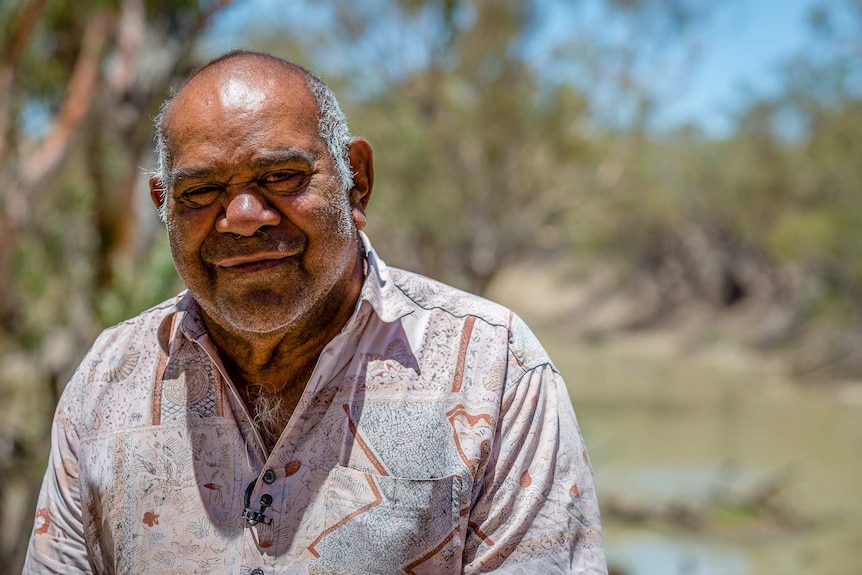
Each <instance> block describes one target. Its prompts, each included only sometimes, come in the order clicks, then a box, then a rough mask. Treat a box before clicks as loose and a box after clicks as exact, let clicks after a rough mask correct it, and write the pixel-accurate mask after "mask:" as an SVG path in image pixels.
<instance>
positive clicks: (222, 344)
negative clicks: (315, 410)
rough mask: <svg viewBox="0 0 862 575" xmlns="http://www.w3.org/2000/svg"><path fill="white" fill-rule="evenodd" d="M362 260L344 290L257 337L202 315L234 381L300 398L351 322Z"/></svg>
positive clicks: (329, 295) (270, 392) (240, 386)
mask: <svg viewBox="0 0 862 575" xmlns="http://www.w3.org/2000/svg"><path fill="white" fill-rule="evenodd" d="M362 265H363V264H362V262H361V261H360V262H359V263H358V266H357V267H356V269H355V273H353V274H352V276H351V277H350V279H349V281H348V282H345V285H344V287H343V289H337V290H333V291H332V292H331V293H330V294H328V295H327V297H326V298H324V299H322V300H321V301H320V302H318V303H317V304H316V305H315V306H313V307H312V308H311V309H310V310H309V311H308V312H307V313H305V314H304V315H303V316H301V317H299V318H297V319H296V320H295V321H293V322H291V323H290V324H289V325H287V326H285V327H284V328H282V329H280V330H278V331H276V332H269V333H255V332H248V331H243V330H238V329H235V328H232V327H231V326H225V325H224V324H223V323H221V322H219V321H218V320H216V319H215V318H212V317H210V316H208V315H207V314H206V313H205V312H203V311H202V314H203V320H204V324H205V325H206V327H207V330H208V332H209V336H210V339H211V340H212V342H213V343H214V344H215V346H216V348H217V349H218V351H219V355H220V357H221V359H222V362H223V363H224V365H225V368H226V369H227V371H228V374H229V375H230V377H231V380H232V381H233V383H234V384H235V385H236V386H237V388H239V389H240V390H243V389H244V388H246V387H248V386H254V387H255V388H258V389H259V390H260V392H262V393H267V394H278V393H284V394H291V393H293V394H301V392H302V390H303V389H304V388H305V385H306V383H307V382H308V379H309V378H310V377H311V373H312V371H313V370H314V366H315V365H316V364H317V359H318V357H319V356H320V353H321V352H322V351H323V349H324V348H325V347H326V345H327V344H328V343H329V342H330V341H332V339H333V338H334V337H335V336H337V335H338V334H339V333H340V332H341V330H342V329H343V328H344V325H345V324H346V323H347V321H348V320H349V319H350V316H351V315H352V314H353V311H354V309H355V307H356V302H357V301H358V299H359V294H360V291H361V289H362V283H363V277H364V274H363V272H362Z"/></svg>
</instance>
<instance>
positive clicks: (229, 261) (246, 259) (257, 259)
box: [214, 252, 290, 273]
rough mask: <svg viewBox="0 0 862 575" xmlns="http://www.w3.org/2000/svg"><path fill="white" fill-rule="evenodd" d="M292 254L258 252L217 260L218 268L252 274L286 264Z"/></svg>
mask: <svg viewBox="0 0 862 575" xmlns="http://www.w3.org/2000/svg"><path fill="white" fill-rule="evenodd" d="M288 257H290V254H286V253H284V252H258V253H252V254H242V255H236V256H231V257H227V258H223V259H219V260H217V261H216V262H214V263H215V265H216V266H218V267H220V268H222V269H225V270H227V271H231V272H239V273H250V272H257V271H263V270H268V269H270V268H273V267H275V266H277V265H279V264H281V263H283V262H284V260H285V259H287V258H288Z"/></svg>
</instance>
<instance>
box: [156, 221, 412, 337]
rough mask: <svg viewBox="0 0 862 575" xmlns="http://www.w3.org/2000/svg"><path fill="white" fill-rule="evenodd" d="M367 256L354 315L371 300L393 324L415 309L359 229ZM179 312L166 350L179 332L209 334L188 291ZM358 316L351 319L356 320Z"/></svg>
mask: <svg viewBox="0 0 862 575" xmlns="http://www.w3.org/2000/svg"><path fill="white" fill-rule="evenodd" d="M359 236H360V238H361V240H362V245H363V254H364V256H365V262H366V270H365V281H364V283H363V285H362V292H361V294H360V297H359V303H358V304H357V306H356V311H354V313H353V315H354V316H356V315H357V314H359V313H361V308H362V306H363V305H365V302H368V305H370V306H371V309H373V310H374V313H375V314H377V317H378V318H380V320H381V321H383V322H386V323H391V322H394V321H397V320H399V319H401V318H402V317H404V316H405V315H408V314H410V313H412V312H413V308H412V307H411V306H410V303H409V300H408V299H407V297H406V296H405V295H404V294H403V293H402V292H401V290H400V289H398V288H397V287H396V286H395V282H394V281H393V280H392V276H391V275H390V273H389V267H388V266H387V265H386V263H385V262H384V261H383V260H382V259H380V258H379V257H378V255H377V252H376V251H375V250H374V247H373V246H372V245H371V240H369V239H368V236H366V235H365V233H363V232H359ZM174 309H175V312H174V313H173V314H170V315H168V316H167V317H166V318H165V319H164V321H163V322H162V326H161V328H160V329H159V340H160V344H161V346H162V348H163V349H165V351H168V350H170V349H171V347H172V346H173V345H174V344H175V343H174V340H175V337H176V336H177V335H179V334H180V333H182V334H183V335H184V336H185V337H186V338H188V339H190V340H192V341H195V340H197V339H198V338H200V337H201V336H202V335H204V334H205V333H206V326H205V325H204V322H203V319H202V318H201V312H200V307H199V306H198V303H197V301H195V299H194V297H192V295H191V294H190V293H189V292H188V290H186V291H184V292H182V293H181V294H179V295H178V296H177V299H176V302H175V304H174ZM353 319H354V318H351V320H349V321H348V324H350V323H352V321H353Z"/></svg>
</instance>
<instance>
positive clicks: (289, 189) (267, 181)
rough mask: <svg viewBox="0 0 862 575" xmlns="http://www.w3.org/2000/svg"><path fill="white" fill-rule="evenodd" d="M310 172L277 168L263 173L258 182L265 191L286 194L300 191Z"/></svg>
mask: <svg viewBox="0 0 862 575" xmlns="http://www.w3.org/2000/svg"><path fill="white" fill-rule="evenodd" d="M310 176H311V174H308V173H306V172H297V171H294V170H278V171H275V172H270V173H268V174H265V175H264V176H262V177H261V178H259V179H258V184H259V185H260V186H261V187H263V188H266V190H267V191H269V192H273V193H276V194H288V193H294V192H298V191H300V190H301V189H302V188H303V187H304V186H305V183H306V182H307V181H308V178H309V177H310Z"/></svg>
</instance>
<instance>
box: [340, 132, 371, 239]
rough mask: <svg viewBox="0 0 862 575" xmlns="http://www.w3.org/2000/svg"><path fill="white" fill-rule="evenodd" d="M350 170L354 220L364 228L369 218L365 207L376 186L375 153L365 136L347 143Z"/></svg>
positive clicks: (349, 193)
mask: <svg viewBox="0 0 862 575" xmlns="http://www.w3.org/2000/svg"><path fill="white" fill-rule="evenodd" d="M347 149H348V154H349V156H350V170H351V171H352V172H353V187H352V188H351V189H350V191H349V192H348V196H349V199H350V205H351V207H352V208H353V221H354V223H355V224H356V227H357V228H358V229H360V230H361V229H364V228H365V224H366V223H367V219H366V217H365V209H366V208H367V207H368V201H369V200H370V199H371V188H373V187H374V153H373V152H372V151H371V144H369V143H368V140H366V139H365V138H353V139H352V140H350V143H349V144H348V145H347Z"/></svg>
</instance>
